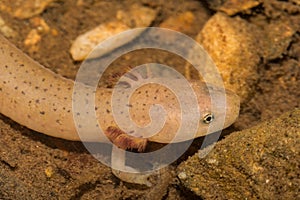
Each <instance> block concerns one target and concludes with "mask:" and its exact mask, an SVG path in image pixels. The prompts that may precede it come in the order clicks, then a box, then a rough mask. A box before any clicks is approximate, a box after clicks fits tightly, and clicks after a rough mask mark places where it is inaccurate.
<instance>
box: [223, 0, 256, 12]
mask: <svg viewBox="0 0 300 200" xmlns="http://www.w3.org/2000/svg"><path fill="white" fill-rule="evenodd" d="M260 3H261V0H228V1H225V3H224V4H222V6H220V7H219V8H218V10H219V11H223V12H225V13H226V14H228V15H235V14H237V13H239V12H243V11H246V12H247V11H249V10H250V9H251V8H253V7H256V6H258V5H259V4H260Z"/></svg>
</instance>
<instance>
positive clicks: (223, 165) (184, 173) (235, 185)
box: [178, 109, 300, 199]
mask: <svg viewBox="0 0 300 200" xmlns="http://www.w3.org/2000/svg"><path fill="white" fill-rule="evenodd" d="M299 152H300V110H299V109H295V110H294V111H291V112H287V113H285V114H283V115H282V116H280V117H279V118H278V119H275V120H272V121H268V122H265V123H261V124H259V125H258V126H255V127H253V128H251V129H248V130H243V131H240V132H235V133H232V134H231V135H229V136H228V137H226V138H225V139H224V140H222V141H221V142H219V143H217V144H216V146H215V147H214V149H213V150H212V151H211V152H210V153H209V154H208V155H207V156H206V157H204V158H202V159H200V158H199V155H200V151H199V153H197V154H195V155H194V156H192V157H190V158H189V159H188V160H187V161H185V162H184V163H182V164H181V165H180V166H179V167H178V176H179V178H180V180H181V181H182V183H183V185H184V186H185V187H187V188H189V189H190V190H191V191H193V192H194V193H195V194H197V195H199V196H201V197H202V198H204V199H299V197H300V190H299V185H300V173H299V172H300V171H299V165H300V154H299Z"/></svg>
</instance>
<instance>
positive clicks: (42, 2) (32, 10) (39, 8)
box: [11, 0, 54, 19]
mask: <svg viewBox="0 0 300 200" xmlns="http://www.w3.org/2000/svg"><path fill="white" fill-rule="evenodd" d="M53 1H54V0H17V1H12V5H11V7H12V8H13V9H12V10H13V13H12V15H13V16H14V17H16V18H19V19H28V18H31V17H33V16H35V15H38V14H40V13H42V12H43V11H44V10H45V9H46V8H47V6H48V5H49V4H50V3H52V2H53Z"/></svg>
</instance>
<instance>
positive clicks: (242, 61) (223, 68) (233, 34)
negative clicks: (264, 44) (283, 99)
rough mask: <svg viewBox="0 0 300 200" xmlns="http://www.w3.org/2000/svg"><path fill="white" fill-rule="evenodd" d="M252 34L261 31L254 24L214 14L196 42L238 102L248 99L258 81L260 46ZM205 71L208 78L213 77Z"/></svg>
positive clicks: (254, 34)
mask: <svg viewBox="0 0 300 200" xmlns="http://www.w3.org/2000/svg"><path fill="white" fill-rule="evenodd" d="M256 30H257V31H256ZM256 34H261V32H259V28H258V27H256V26H255V25H253V24H250V23H248V22H247V21H245V20H243V19H241V18H239V17H235V18H230V17H229V16H227V15H225V14H222V13H217V14H215V15H214V16H213V17H211V18H210V19H209V20H208V22H207V23H206V24H205V26H204V28H203V29H202V31H201V32H200V33H199V34H198V36H197V39H196V40H197V41H198V42H199V43H200V44H202V45H203V47H204V49H205V50H206V51H207V52H208V54H209V55H210V56H211V57H212V59H213V61H214V63H215V64H216V66H217V67H218V70H219V72H220V74H221V76H222V78H223V81H224V85H225V88H228V89H231V90H233V91H234V92H235V93H237V94H238V95H239V96H240V98H241V103H245V102H247V101H248V100H249V99H250V98H251V96H252V94H253V93H254V86H255V84H256V82H257V79H258V74H257V65H258V63H259V62H260V54H261V50H260V49H261V47H260V43H259V41H258V39H257V35H256ZM206 70H207V71H208V74H209V76H212V77H213V76H215V75H214V74H213V73H209V71H210V70H209V69H206ZM213 79H214V78H212V80H213ZM213 84H218V83H213Z"/></svg>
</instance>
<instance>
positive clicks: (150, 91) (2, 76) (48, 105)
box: [0, 36, 239, 143]
mask: <svg viewBox="0 0 300 200" xmlns="http://www.w3.org/2000/svg"><path fill="white" fill-rule="evenodd" d="M191 85H192V87H193V89H194V91H195V93H196V95H197V97H198V103H199V107H200V111H201V113H203V114H205V113H207V112H212V113H214V116H215V121H213V122H212V123H215V122H217V121H218V118H219V116H220V115H225V113H219V112H218V110H214V111H212V110H211V106H210V96H209V94H208V90H207V89H206V85H205V84H203V83H201V82H192V83H191ZM73 86H74V81H72V80H70V79H66V78H63V77H61V76H60V75H58V74H55V73H53V72H52V71H50V70H48V69H46V68H45V67H43V66H42V65H40V64H39V63H37V62H35V61H33V60H32V59H31V58H29V57H28V56H26V55H25V54H24V53H23V52H21V51H20V50H19V49H17V48H16V47H15V46H14V45H12V44H11V43H10V42H8V41H7V40H6V39H4V38H3V37H2V36H0V112H1V113H2V114H4V115H5V116H7V117H9V118H11V119H12V120H14V121H16V122H18V123H19V124H22V125H24V126H26V127H28V128H30V129H32V130H35V131H37V132H40V133H44V134H47V135H50V136H54V137H58V138H63V139H67V140H80V138H79V136H78V134H77V130H76V127H75V123H74V120H73V113H72V112H73V111H72V93H73ZM214 91H215V92H216V93H218V89H216V90H214ZM111 95H112V90H111V89H107V88H98V90H97V92H96V102H95V105H96V108H95V110H96V115H97V116H98V119H99V120H98V122H99V124H100V125H101V127H102V129H103V130H106V129H107V128H108V127H109V126H116V124H115V122H114V120H113V116H112V112H111V105H110V101H111V100H110V99H111ZM226 100H227V103H226V120H225V124H224V127H223V128H225V127H228V126H229V125H231V124H232V123H233V122H234V121H235V120H236V118H237V116H238V113H239V98H238V96H236V95H235V94H234V93H232V92H230V91H226ZM154 103H160V104H161V105H162V106H163V107H164V108H165V109H166V111H167V113H168V115H167V121H166V123H165V126H164V127H163V129H162V130H161V131H160V132H159V133H158V134H156V135H154V136H152V137H150V138H149V140H150V141H155V142H160V143H168V142H170V140H171V139H172V138H173V137H174V134H175V133H176V130H177V129H178V127H179V124H180V113H181V111H180V107H179V104H178V100H177V99H176V98H175V95H174V94H173V93H172V92H171V91H170V90H168V89H166V88H165V87H163V86H159V85H157V84H148V85H144V86H142V87H140V88H139V89H138V90H137V91H136V92H135V93H134V94H133V95H132V97H131V99H130V104H131V110H130V113H131V117H132V119H133V120H134V121H135V122H136V123H137V124H138V125H140V126H143V125H146V124H148V123H149V122H150V118H149V115H148V109H149V107H150V106H151V105H153V104H154ZM75 114H76V115H84V113H75ZM92 126H97V124H94V125H92ZM207 127H208V124H206V123H204V122H203V119H202V118H201V119H199V129H198V132H197V134H196V135H195V137H199V136H203V135H205V134H207ZM80 128H85V127H80ZM215 131H216V130H215ZM140 134H141V135H142V133H140ZM188 139H192V138H182V139H181V140H188ZM84 140H85V141H99V140H100V142H105V141H107V140H106V139H105V138H101V137H100V139H99V137H94V136H93V134H89V133H88V134H87V136H86V137H85V138H84ZM175 142H179V141H175Z"/></svg>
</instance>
